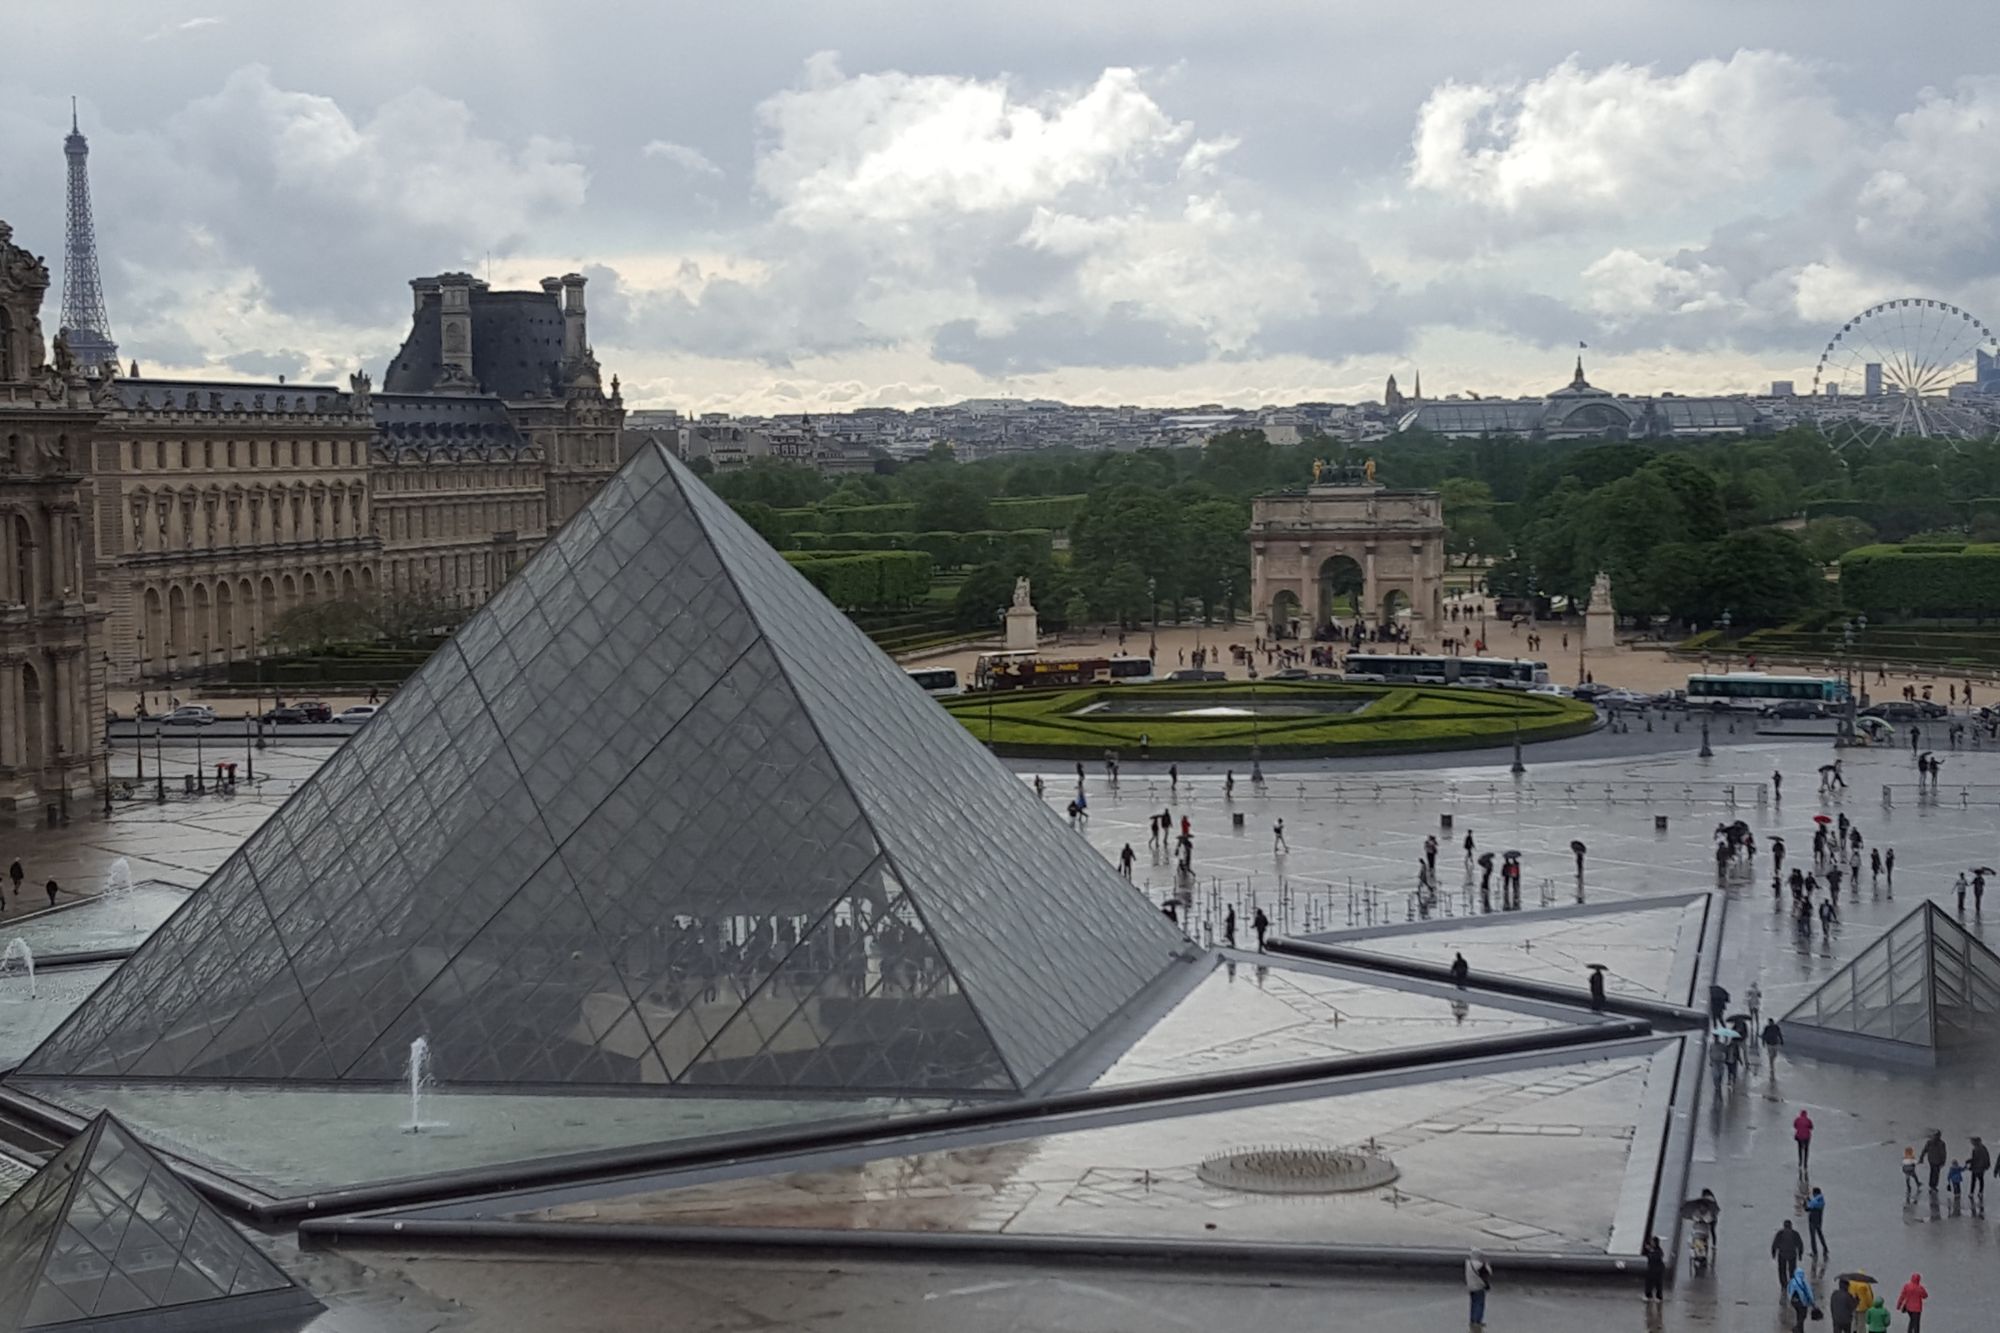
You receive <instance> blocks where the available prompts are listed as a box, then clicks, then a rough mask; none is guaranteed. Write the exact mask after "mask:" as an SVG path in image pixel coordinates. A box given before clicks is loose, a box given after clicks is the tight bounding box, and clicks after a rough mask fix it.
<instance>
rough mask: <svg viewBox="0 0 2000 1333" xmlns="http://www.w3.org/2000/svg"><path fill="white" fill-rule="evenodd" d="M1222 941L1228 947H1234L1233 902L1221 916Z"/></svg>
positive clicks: (1234, 915)
mask: <svg viewBox="0 0 2000 1333" xmlns="http://www.w3.org/2000/svg"><path fill="white" fill-rule="evenodd" d="M1222 942H1223V944H1224V945H1225V946H1227V947H1228V948H1231V949H1234V948H1235V947H1236V908H1235V906H1234V905H1233V904H1232V905H1231V906H1230V909H1229V911H1228V912H1226V913H1225V914H1224V915H1223V918H1222Z"/></svg>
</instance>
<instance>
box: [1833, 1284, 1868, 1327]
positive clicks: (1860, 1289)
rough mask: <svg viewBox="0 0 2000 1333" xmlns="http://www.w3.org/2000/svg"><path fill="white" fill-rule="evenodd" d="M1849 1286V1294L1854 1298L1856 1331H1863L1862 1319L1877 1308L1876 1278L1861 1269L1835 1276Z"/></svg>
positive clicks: (1844, 1285)
mask: <svg viewBox="0 0 2000 1333" xmlns="http://www.w3.org/2000/svg"><path fill="white" fill-rule="evenodd" d="M1834 1281H1835V1282H1838V1283H1839V1284H1840V1285H1841V1286H1843V1287H1846V1288H1847V1294H1848V1295H1850V1296H1852V1297H1853V1298H1854V1333H1861V1321H1862V1320H1863V1319H1865V1318H1866V1317H1867V1314H1868V1312H1869V1311H1870V1310H1872V1309H1874V1308H1875V1279H1874V1277H1873V1276H1872V1275H1871V1274H1868V1273H1863V1272H1860V1271H1855V1272H1849V1273H1842V1274H1840V1275H1839V1276H1838V1277H1836V1278H1834Z"/></svg>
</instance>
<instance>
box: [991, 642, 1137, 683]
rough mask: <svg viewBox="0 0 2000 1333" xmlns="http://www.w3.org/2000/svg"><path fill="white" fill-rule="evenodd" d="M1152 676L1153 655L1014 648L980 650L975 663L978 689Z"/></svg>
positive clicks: (1117, 680) (1099, 681)
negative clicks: (1067, 654) (1091, 654)
mask: <svg viewBox="0 0 2000 1333" xmlns="http://www.w3.org/2000/svg"><path fill="white" fill-rule="evenodd" d="M1152 678H1153V659H1152V658H1150V657H1124V656H1120V657H1085V656H1082V655H1078V656H1074V657H1065V656H1059V655H1054V654H1048V653H1042V652H1038V651H1036V650H1034V649H1026V648H1022V649H1015V650H1013V651H1010V652H995V653H981V654H980V655H979V660H978V662H977V664H976V665H975V666H974V667H973V672H972V687H973V688H974V689H977V690H1021V689H1030V688H1036V687H1042V686H1053V685H1143V684H1145V683H1146V682H1148V681H1150V680H1151V679H1152Z"/></svg>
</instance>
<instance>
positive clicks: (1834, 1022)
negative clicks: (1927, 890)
mask: <svg viewBox="0 0 2000 1333" xmlns="http://www.w3.org/2000/svg"><path fill="white" fill-rule="evenodd" d="M1996 1017H2000V954H1995V953H1994V952H1993V951H1992V950H1991V949H1989V948H1987V947H1986V946H1985V945H1984V944H1981V943H1980V942H1979V940H1978V939H1976V938H1975V937H1974V936H1973V935H1972V933H1971V932H1970V931H1968V930H1967V929H1966V928H1965V927H1964V926H1962V925H1960V924H1959V923H1958V922H1957V921H1956V920H1954V919H1953V918H1952V917H1951V916H1950V915H1949V914H1948V913H1946V912H1945V911H1944V910H1943V909H1942V908H1940V907H1939V906H1938V905H1937V904H1936V903H1933V902H1928V901H1926V902H1925V903H1923V904H1922V905H1921V906H1919V907H1918V908H1917V909H1916V910H1915V911H1913V912H1911V913H1910V914H1909V915H1908V916H1906V917H1904V918H1903V919H1902V920H1900V921H1898V922H1896V924H1895V925H1893V926H1891V927H1889V929H1888V930H1887V931H1885V932H1884V933H1883V934H1882V936H1881V938H1879V939H1877V940H1876V941H1875V942H1874V943H1872V944H1870V945H1869V946H1868V947H1867V948H1865V949H1863V950H1862V951H1861V952H1860V953H1858V954H1856V955H1855V956H1854V959H1853V960H1852V961H1851V962H1849V963H1848V964H1847V966H1845V967H1843V968H1842V969H1840V971H1838V972H1836V973H1834V974H1833V976H1832V977H1830V978H1828V979H1827V981H1826V983H1825V984H1824V985H1822V986H1821V987H1820V988H1819V989H1818V990H1816V991H1814V992H1813V993H1812V994H1811V995H1809V996H1807V997H1806V998H1805V999H1804V1000H1803V1001H1801V1002H1800V1003H1799V1004H1798V1005H1797V1006H1796V1007H1795V1008H1794V1009H1793V1010H1792V1011H1791V1012H1790V1013H1789V1014H1787V1015H1785V1017H1784V1018H1783V1019H1782V1020H1781V1026H1782V1027H1783V1028H1784V1030H1785V1039H1786V1041H1787V1043H1792V1042H1793V1041H1794V1033H1795V1031H1796V1030H1798V1029H1808V1030H1810V1031H1806V1032H1803V1033H1800V1034H1799V1035H1802V1036H1805V1037H1806V1038H1807V1044H1816V1043H1815V1042H1814V1034H1815V1033H1821V1032H1823V1033H1829V1034H1841V1035H1846V1036H1853V1037H1863V1038H1872V1039H1874V1040H1876V1041H1887V1042H1899V1043H1903V1044H1905V1045H1910V1046H1917V1047H1923V1048H1927V1049H1932V1050H1935V1049H1938V1048H1944V1047H1950V1046H1954V1045H1959V1044H1962V1043H1964V1042H1967V1041H1970V1040H1972V1039H1974V1038H1975V1037H1976V1036H1978V1035H1980V1034H1981V1033H1984V1032H1987V1031H1990V1030H1991V1028H1992V1021H1993V1019H1994V1018H1996Z"/></svg>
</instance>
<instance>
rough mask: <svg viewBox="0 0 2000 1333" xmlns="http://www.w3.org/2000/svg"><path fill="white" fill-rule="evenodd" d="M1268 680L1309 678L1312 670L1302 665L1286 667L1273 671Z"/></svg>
mask: <svg viewBox="0 0 2000 1333" xmlns="http://www.w3.org/2000/svg"><path fill="white" fill-rule="evenodd" d="M1268 679H1270V680H1311V679H1312V672H1310V671H1308V670H1306V669H1305V668H1304V667H1286V668H1285V669H1284V670H1283V671H1273V672H1272V673H1271V674H1270V676H1269V677H1268Z"/></svg>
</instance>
